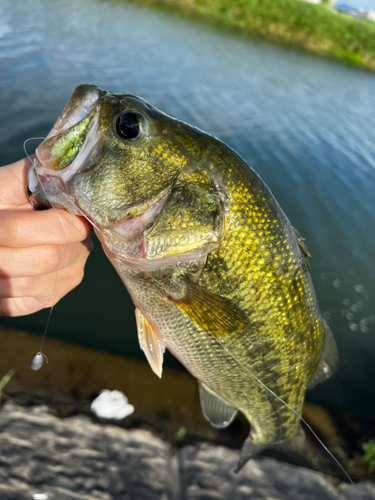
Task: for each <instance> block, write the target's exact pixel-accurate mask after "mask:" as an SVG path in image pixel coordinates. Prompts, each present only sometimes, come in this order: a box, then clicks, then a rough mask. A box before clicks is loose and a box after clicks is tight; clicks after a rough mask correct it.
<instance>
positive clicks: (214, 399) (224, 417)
mask: <svg viewBox="0 0 375 500" xmlns="http://www.w3.org/2000/svg"><path fill="white" fill-rule="evenodd" d="M198 386H199V399H200V402H201V408H202V413H203V415H204V417H205V419H206V420H208V422H209V423H210V424H211V425H212V427H216V428H219V429H223V428H224V427H228V425H230V424H231V423H232V422H233V420H234V418H235V416H236V415H237V410H236V408H234V406H232V405H231V404H230V403H228V402H227V401H225V400H224V399H223V398H221V397H220V396H218V395H217V394H216V393H215V392H214V391H211V389H209V388H208V387H207V386H206V385H205V384H204V383H203V382H198Z"/></svg>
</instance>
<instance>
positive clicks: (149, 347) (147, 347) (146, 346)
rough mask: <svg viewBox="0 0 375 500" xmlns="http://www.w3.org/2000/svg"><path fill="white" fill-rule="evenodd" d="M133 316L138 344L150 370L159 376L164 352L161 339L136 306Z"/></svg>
mask: <svg viewBox="0 0 375 500" xmlns="http://www.w3.org/2000/svg"><path fill="white" fill-rule="evenodd" d="M135 318H136V320H137V329H138V340H139V346H140V348H141V349H142V351H144V353H145V355H146V358H147V361H148V362H149V364H150V366H151V369H152V371H153V372H154V373H155V374H156V375H157V376H158V377H159V378H161V374H162V371H163V355H164V352H165V346H164V344H163V341H162V339H161V338H160V337H159V335H158V333H157V332H156V330H155V328H154V327H153V326H152V325H151V323H150V322H149V321H148V319H147V318H146V317H145V316H144V315H143V314H142V313H141V311H140V310H139V309H138V307H136V308H135Z"/></svg>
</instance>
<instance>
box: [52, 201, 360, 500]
mask: <svg viewBox="0 0 375 500" xmlns="http://www.w3.org/2000/svg"><path fill="white" fill-rule="evenodd" d="M62 194H63V195H64V196H65V197H66V199H67V200H68V201H69V203H70V204H72V205H74V208H75V209H76V210H78V211H79V212H80V213H81V214H82V216H83V217H84V218H85V219H86V220H87V221H88V222H90V224H91V225H92V226H93V227H94V228H95V229H96V230H97V231H98V232H99V233H100V234H101V235H102V236H103V237H104V238H105V234H104V233H103V231H102V230H101V229H99V227H98V226H97V225H96V224H95V223H94V222H93V221H92V220H91V219H90V218H89V217H88V216H87V215H86V214H85V213H84V212H83V211H82V210H81V209H80V208H79V207H77V205H75V204H74V203H73V202H72V201H71V200H70V198H69V197H68V196H67V195H66V194H65V193H62ZM238 243H240V245H241V246H243V243H242V242H238ZM132 264H133V265H134V266H135V267H137V268H138V269H139V271H140V272H142V273H143V274H145V275H146V276H147V277H149V278H150V279H151V280H152V281H154V282H155V283H156V285H157V287H158V288H159V290H161V292H162V293H163V294H164V295H165V294H166V291H165V290H164V288H163V286H162V284H161V283H160V282H159V281H158V280H157V279H156V278H155V277H154V276H152V275H151V274H149V273H148V272H147V271H145V270H144V269H143V268H142V267H141V266H140V265H139V264H137V263H135V262H132ZM263 281H265V280H264V278H263ZM215 339H216V340H217V341H218V342H219V344H220V346H221V347H222V349H223V350H224V351H225V352H226V353H227V354H228V355H229V356H230V357H231V358H232V359H233V360H234V362H235V363H237V364H239V365H240V366H241V367H242V369H243V370H245V371H246V372H247V373H248V374H249V375H250V376H251V377H252V378H253V379H254V380H256V381H257V382H258V383H259V384H260V385H261V386H262V387H263V388H264V389H266V390H267V391H268V392H269V393H270V394H271V395H272V396H273V397H274V398H276V399H277V400H278V401H280V403H281V404H283V405H284V406H285V407H286V408H288V409H289V410H290V411H291V412H292V413H293V414H294V415H296V417H297V418H298V419H299V420H300V421H301V422H303V423H304V425H305V426H306V427H307V429H308V430H309V431H310V432H311V434H312V435H313V436H314V437H315V439H316V440H317V441H318V443H319V444H320V445H321V446H322V448H323V449H324V450H325V452H326V453H327V454H328V455H329V456H330V457H331V458H332V460H333V461H334V462H335V463H336V465H337V466H338V467H339V469H340V470H341V471H342V472H343V474H344V475H345V477H346V478H347V479H348V481H349V482H350V484H351V485H352V486H353V487H354V488H355V491H356V494H357V496H358V498H359V500H362V497H361V495H360V493H359V491H358V489H357V487H356V486H355V484H354V482H353V480H352V478H351V477H350V475H349V474H348V473H347V472H346V470H345V468H344V467H343V466H342V465H341V464H340V462H339V461H338V459H337V458H336V457H335V456H334V455H333V453H332V452H331V451H330V450H329V449H328V448H327V446H326V445H325V444H324V443H323V441H322V440H321V439H320V438H319V436H318V435H317V434H316V432H315V431H314V430H313V429H312V427H311V426H310V425H309V424H308V423H307V422H306V420H305V419H304V418H303V417H302V416H301V415H300V414H299V413H298V412H297V411H296V410H295V409H294V408H292V407H291V406H290V405H289V404H288V403H287V402H286V401H284V400H283V399H282V398H281V397H280V396H278V395H277V394H276V393H275V392H274V391H273V390H272V389H271V388H269V387H268V386H267V385H266V384H265V383H264V382H262V381H261V380H260V379H259V378H258V377H257V376H256V375H255V374H254V373H253V372H252V371H251V370H250V369H249V368H248V367H247V366H245V365H244V364H243V363H242V362H241V361H240V360H238V359H237V358H235V357H234V354H233V353H232V352H230V350H229V349H228V348H227V347H226V346H225V344H223V343H222V342H221V341H220V340H219V339H218V338H217V337H215Z"/></svg>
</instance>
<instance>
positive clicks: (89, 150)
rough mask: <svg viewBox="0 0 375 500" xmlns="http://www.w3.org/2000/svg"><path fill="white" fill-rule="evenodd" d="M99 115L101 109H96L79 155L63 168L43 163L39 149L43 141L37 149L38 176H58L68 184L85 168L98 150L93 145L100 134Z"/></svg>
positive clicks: (36, 168) (36, 169)
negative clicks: (46, 165) (56, 168)
mask: <svg viewBox="0 0 375 500" xmlns="http://www.w3.org/2000/svg"><path fill="white" fill-rule="evenodd" d="M99 117H100V111H99V110H96V111H95V113H94V115H93V117H92V118H91V120H90V123H89V124H88V131H87V134H86V137H85V139H84V141H83V143H82V146H81V147H80V150H79V151H78V153H77V156H76V157H75V158H74V159H73V161H72V162H71V163H70V164H69V165H68V166H66V167H65V168H64V169H62V170H53V169H50V168H47V167H45V166H44V165H43V160H42V159H41V158H40V150H39V148H40V147H41V146H42V145H43V143H42V144H41V145H40V146H39V147H38V148H37V149H36V151H35V155H36V160H37V162H36V163H37V164H35V172H36V174H37V176H38V177H56V178H58V179H61V181H62V182H63V183H64V184H67V183H68V182H69V181H70V180H71V179H72V177H73V176H74V175H76V174H77V173H78V172H80V171H81V170H83V168H85V164H86V163H87V162H89V161H90V158H91V157H92V155H93V154H94V153H95V152H96V149H95V148H94V147H92V146H93V145H94V144H95V143H96V142H97V138H98V134H100V128H99ZM73 126H74V125H73ZM51 137H54V136H50V138H51ZM38 150H39V151H38Z"/></svg>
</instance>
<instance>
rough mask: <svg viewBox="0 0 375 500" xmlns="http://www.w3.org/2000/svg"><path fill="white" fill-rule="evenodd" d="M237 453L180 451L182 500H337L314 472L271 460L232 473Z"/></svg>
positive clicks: (210, 448)
mask: <svg viewBox="0 0 375 500" xmlns="http://www.w3.org/2000/svg"><path fill="white" fill-rule="evenodd" d="M236 457H237V452H235V451H232V450H229V449H227V448H224V447H220V446H211V445H207V444H203V445H201V446H200V447H198V448H195V447H192V446H189V447H186V448H185V449H183V450H181V453H180V463H181V464H182V467H181V491H182V495H181V498H182V499H184V500H214V499H215V500H227V499H230V500H247V499H251V500H284V499H285V500H316V499H319V500H337V499H338V498H340V497H339V495H338V493H337V490H336V488H335V487H334V486H333V484H332V483H331V482H330V480H329V479H328V478H326V477H325V476H323V475H322V474H319V473H317V472H314V471H311V470H307V469H303V468H300V467H294V466H292V465H289V464H285V463H282V462H278V461H275V460H271V459H255V460H250V461H249V462H248V463H247V464H246V465H245V467H244V468H243V469H242V470H241V471H240V472H239V474H234V473H233V472H232V470H233V466H234V464H235V461H236Z"/></svg>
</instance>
